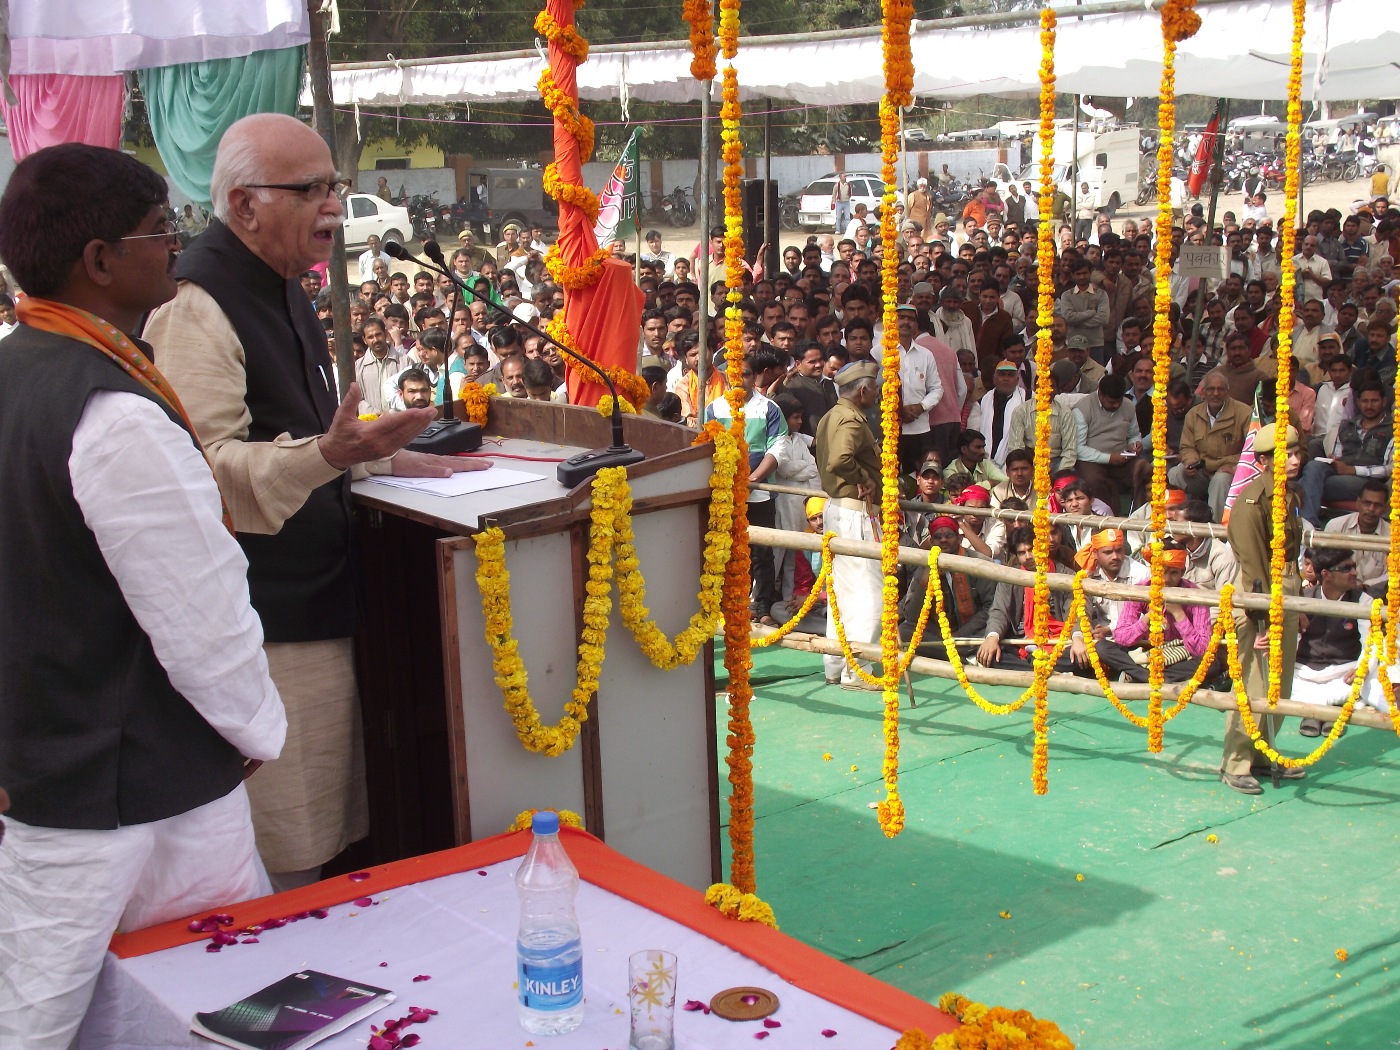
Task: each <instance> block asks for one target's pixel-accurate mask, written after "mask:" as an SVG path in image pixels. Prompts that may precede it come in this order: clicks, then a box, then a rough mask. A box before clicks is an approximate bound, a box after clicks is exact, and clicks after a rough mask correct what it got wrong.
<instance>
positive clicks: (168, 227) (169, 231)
mask: <svg viewBox="0 0 1400 1050" xmlns="http://www.w3.org/2000/svg"><path fill="white" fill-rule="evenodd" d="M179 232H180V228H179V227H178V226H176V225H175V222H174V220H172V219H166V220H165V221H164V222H162V223H161V224H160V232H159V233H132V234H128V235H127V236H125V237H118V238H117V240H119V241H146V240H150V239H151V238H153V237H163V238H164V239H165V240H167V241H173V240H175V239H176V237H177V236H178V234H179Z"/></svg>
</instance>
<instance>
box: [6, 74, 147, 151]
mask: <svg viewBox="0 0 1400 1050" xmlns="http://www.w3.org/2000/svg"><path fill="white" fill-rule="evenodd" d="M10 87H11V88H13V89H14V93H15V98H16V102H15V104H14V105H10V104H9V103H8V102H7V101H5V99H4V97H3V93H2V92H0V113H3V114H4V117H5V126H6V127H7V128H8V129H9V132H10V149H11V150H12V151H13V152H14V155H15V160H23V159H24V158H25V157H27V156H29V155H30V154H31V153H33V152H35V151H36V150H41V149H43V148H44V147H45V146H56V145H58V144H59V143H61V142H85V143H87V144H88V145H89V146H105V147H107V148H108V149H118V148H120V146H121V140H122V109H123V107H124V106H125V105H126V78H125V77H121V76H109V77H73V76H64V75H61V74H56V73H20V74H17V75H13V76H11V77H10Z"/></svg>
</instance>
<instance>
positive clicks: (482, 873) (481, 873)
mask: <svg viewBox="0 0 1400 1050" xmlns="http://www.w3.org/2000/svg"><path fill="white" fill-rule="evenodd" d="M477 874H478V875H485V874H486V872H484V871H478V872H477Z"/></svg>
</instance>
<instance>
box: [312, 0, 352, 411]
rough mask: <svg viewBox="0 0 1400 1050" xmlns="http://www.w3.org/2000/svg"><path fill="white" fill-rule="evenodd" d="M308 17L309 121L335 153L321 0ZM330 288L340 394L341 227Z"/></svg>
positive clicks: (346, 385) (326, 17)
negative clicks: (309, 17) (309, 18)
mask: <svg viewBox="0 0 1400 1050" xmlns="http://www.w3.org/2000/svg"><path fill="white" fill-rule="evenodd" d="M306 10H307V13H308V14H309V15H310V16H311V39H310V41H309V42H308V43H307V46H306V65H307V76H308V78H309V79H310V81H311V122H312V124H313V126H314V127H315V129H316V134H318V135H320V136H321V138H322V139H324V140H325V143H326V146H327V147H329V149H330V151H331V156H332V157H334V156H336V148H335V111H334V109H333V108H332V99H331V64H330V57H329V54H328V51H327V41H328V40H329V38H330V13H329V8H328V7H327V8H323V7H322V4H321V0H306ZM326 277H327V278H328V279H329V284H330V290H331V315H332V317H333V319H334V322H335V376H336V384H337V386H338V387H339V390H340V396H341V397H344V396H345V392H346V391H347V390H349V389H350V384H351V383H353V382H354V381H355V343H354V336H353V334H352V333H351V331H350V282H349V280H348V279H347V277H346V274H345V226H344V225H343V224H342V225H340V226H337V227H336V228H335V240H334V241H332V243H331V260H330V264H329V266H328V267H327V270H326Z"/></svg>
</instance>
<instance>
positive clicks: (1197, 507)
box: [1179, 499, 1239, 620]
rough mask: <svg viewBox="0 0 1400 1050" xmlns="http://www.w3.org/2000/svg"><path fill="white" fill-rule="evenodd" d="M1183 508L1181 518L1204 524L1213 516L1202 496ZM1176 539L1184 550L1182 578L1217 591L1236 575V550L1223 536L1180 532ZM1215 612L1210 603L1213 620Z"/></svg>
mask: <svg viewBox="0 0 1400 1050" xmlns="http://www.w3.org/2000/svg"><path fill="white" fill-rule="evenodd" d="M1182 512H1183V513H1182V518H1183V520H1185V521H1189V522H1194V523H1196V524H1200V525H1207V524H1210V522H1211V521H1213V520H1214V514H1213V512H1212V511H1211V509H1210V504H1208V503H1206V502H1204V501H1202V500H1198V499H1195V500H1189V501H1188V502H1187V503H1186V505H1185V506H1184V507H1183V508H1182ZM1179 542H1180V544H1181V547H1182V549H1184V550H1185V551H1186V571H1185V578H1186V579H1188V580H1190V581H1191V582H1192V583H1194V584H1195V585H1196V586H1197V587H1203V588H1205V589H1206V590H1209V591H1218V590H1220V589H1221V588H1222V587H1224V586H1225V585H1226V584H1227V583H1234V582H1235V577H1236V576H1237V575H1239V562H1238V561H1236V560H1235V552H1234V551H1232V550H1231V549H1230V544H1229V543H1227V542H1226V541H1225V540H1224V539H1223V538H1220V539H1217V538H1215V537H1214V536H1182V537H1180V539H1179ZM1218 613H1219V609H1218V608H1216V607H1215V606H1211V609H1210V617H1211V619H1212V620H1213V619H1215V617H1216V615H1217V614H1218Z"/></svg>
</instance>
